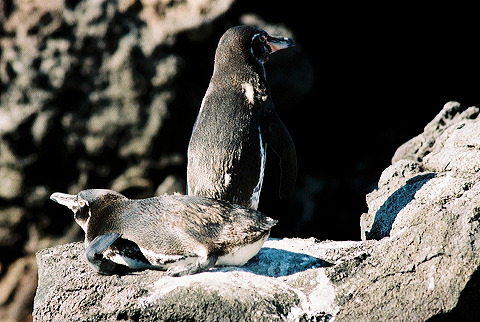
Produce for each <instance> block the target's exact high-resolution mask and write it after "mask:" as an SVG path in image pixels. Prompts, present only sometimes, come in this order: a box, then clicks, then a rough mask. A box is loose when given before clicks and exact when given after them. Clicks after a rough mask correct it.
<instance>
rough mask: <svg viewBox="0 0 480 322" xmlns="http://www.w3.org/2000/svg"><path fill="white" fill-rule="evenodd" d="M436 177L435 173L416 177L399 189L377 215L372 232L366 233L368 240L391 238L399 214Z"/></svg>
mask: <svg viewBox="0 0 480 322" xmlns="http://www.w3.org/2000/svg"><path fill="white" fill-rule="evenodd" d="M435 176H436V174H435V173H426V174H421V175H418V176H415V177H413V178H411V179H409V180H407V182H406V183H405V185H404V186H403V187H401V188H399V189H397V190H396V191H395V192H394V193H393V194H391V195H390V197H388V199H387V200H386V201H385V202H384V203H383V205H382V206H381V207H380V209H378V211H377V212H376V213H375V219H374V221H373V225H372V228H371V229H370V231H367V232H365V236H366V238H367V239H376V240H379V239H382V238H383V237H388V236H390V230H391V229H392V225H393V222H394V221H395V219H396V218H397V215H398V213H399V212H400V211H401V210H402V209H403V208H404V207H405V206H406V205H408V204H409V203H410V201H412V199H413V198H414V197H415V193H417V191H418V190H420V188H422V187H423V185H424V184H425V183H427V182H428V181H429V180H430V179H432V178H434V177H435Z"/></svg>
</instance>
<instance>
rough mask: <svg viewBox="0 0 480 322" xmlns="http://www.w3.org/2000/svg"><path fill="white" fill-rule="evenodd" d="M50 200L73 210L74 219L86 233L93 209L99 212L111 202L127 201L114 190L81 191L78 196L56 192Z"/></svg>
mask: <svg viewBox="0 0 480 322" xmlns="http://www.w3.org/2000/svg"><path fill="white" fill-rule="evenodd" d="M50 199H52V200H53V201H55V202H56V203H59V204H61V205H64V206H66V207H68V208H69V209H70V210H72V211H73V218H74V219H75V221H76V222H77V224H78V225H79V226H80V227H81V228H82V229H83V231H84V232H87V226H88V222H89V220H90V217H91V216H92V209H93V210H94V211H99V210H100V209H102V208H104V207H106V206H108V205H109V204H110V203H111V202H113V201H115V200H119V199H126V197H125V196H124V195H122V194H120V193H118V192H115V191H113V190H108V189H89V190H83V191H80V192H79V193H78V194H76V195H69V194H66V193H61V192H55V193H53V194H52V195H51V196H50Z"/></svg>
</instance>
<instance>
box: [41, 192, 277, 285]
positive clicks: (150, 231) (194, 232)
mask: <svg viewBox="0 0 480 322" xmlns="http://www.w3.org/2000/svg"><path fill="white" fill-rule="evenodd" d="M50 199H52V200H53V201H55V202H57V203H59V204H61V205H64V206H66V207H68V208H70V209H71V210H72V211H73V214H74V219H75V221H76V222H77V224H78V225H79V226H80V227H81V228H82V229H83V231H84V232H85V257H86V259H87V261H88V263H89V264H90V265H91V266H92V267H93V269H94V270H95V271H96V272H98V273H100V274H103V275H113V274H117V275H124V274H130V273H132V272H136V271H141V270H145V269H153V270H167V274H168V275H170V276H184V275H189V274H195V273H198V272H202V271H206V270H209V269H210V268H212V267H213V266H215V265H217V266H224V265H237V266H241V265H244V264H245V263H246V262H247V261H248V260H249V259H250V258H252V257H253V256H255V255H256V254H257V253H258V251H259V250H260V248H261V247H262V245H263V243H264V242H265V240H266V239H267V238H268V236H269V234H270V229H271V228H272V227H273V226H274V225H275V224H276V223H277V221H276V220H274V219H271V218H269V217H267V216H265V215H264V214H263V213H261V212H259V211H256V210H253V209H248V208H245V207H241V206H238V205H235V204H231V203H229V202H226V201H218V200H213V199H210V198H204V197H197V196H186V195H179V194H178V195H163V196H160V197H153V198H148V199H128V198H127V197H125V196H124V195H122V194H120V193H118V192H115V191H112V190H107V189H90V190H83V191H81V192H79V193H78V194H77V195H70V194H65V193H60V192H56V193H53V194H52V195H51V197H50Z"/></svg>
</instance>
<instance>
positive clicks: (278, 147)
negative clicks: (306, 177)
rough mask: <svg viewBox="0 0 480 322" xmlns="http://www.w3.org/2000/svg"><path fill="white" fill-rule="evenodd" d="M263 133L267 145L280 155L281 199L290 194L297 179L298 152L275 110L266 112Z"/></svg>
mask: <svg viewBox="0 0 480 322" xmlns="http://www.w3.org/2000/svg"><path fill="white" fill-rule="evenodd" d="M262 123H263V124H264V126H263V127H262V129H263V130H262V135H263V136H264V137H265V141H266V142H267V145H268V146H270V147H271V148H272V149H273V151H275V153H276V154H277V155H278V156H279V157H280V190H279V195H280V199H283V198H285V197H287V196H289V195H290V194H291V193H292V192H293V189H294V188H295V181H296V180H297V152H296V149H295V144H294V143H293V140H292V137H291V136H290V133H288V130H287V128H286V127H285V125H284V124H283V123H282V121H281V120H280V118H279V117H278V115H277V113H276V112H275V110H273V109H271V110H269V111H267V112H266V113H265V116H264V120H263V122H262Z"/></svg>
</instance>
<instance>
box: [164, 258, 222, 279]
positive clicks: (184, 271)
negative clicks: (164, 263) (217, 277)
mask: <svg viewBox="0 0 480 322" xmlns="http://www.w3.org/2000/svg"><path fill="white" fill-rule="evenodd" d="M217 259H218V256H217V255H210V256H207V257H199V258H198V259H197V260H196V261H195V262H194V263H191V264H187V265H175V266H171V267H169V268H168V269H167V275H168V276H175V277H178V276H185V275H191V274H196V273H200V272H204V271H207V270H209V269H210V268H212V267H213V266H215V263H216V262H217Z"/></svg>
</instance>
